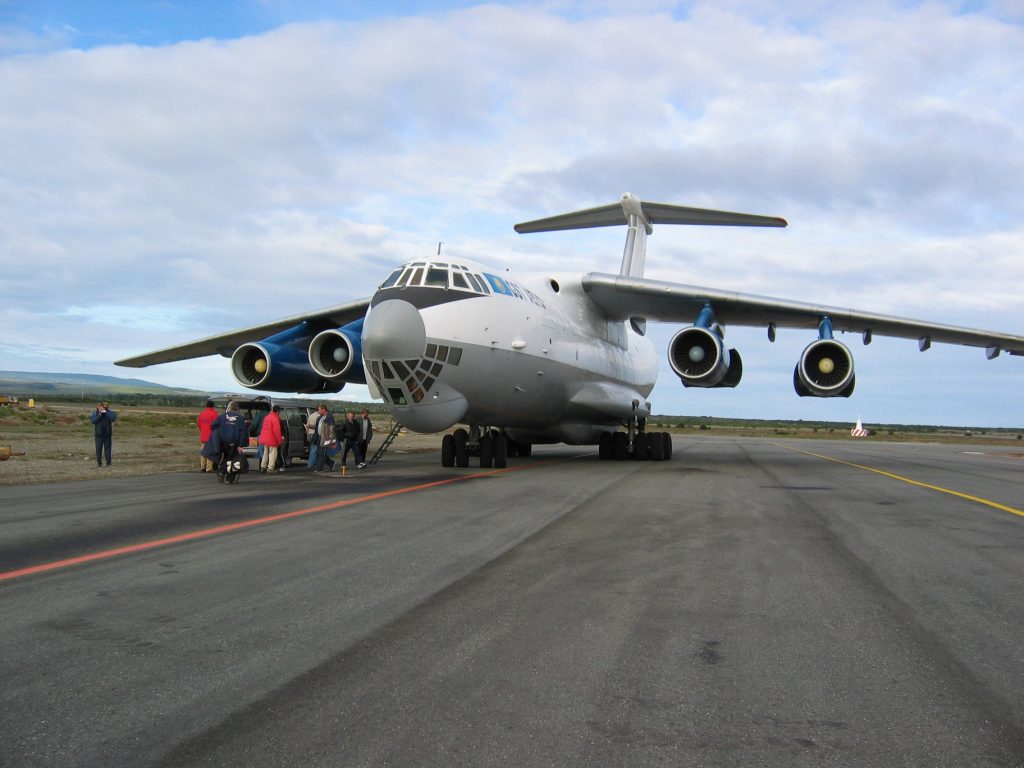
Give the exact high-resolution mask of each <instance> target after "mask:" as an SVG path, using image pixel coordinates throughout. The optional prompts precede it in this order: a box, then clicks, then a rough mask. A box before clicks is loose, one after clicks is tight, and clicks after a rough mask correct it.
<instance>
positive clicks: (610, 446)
mask: <svg viewBox="0 0 1024 768" xmlns="http://www.w3.org/2000/svg"><path fill="white" fill-rule="evenodd" d="M597 457H598V458H599V459H601V461H625V460H627V459H636V460H637V461H647V460H650V461H666V460H668V459H671V458H672V435H670V434H669V433H668V432H638V433H637V434H636V435H634V436H633V448H632V450H630V446H629V435H627V434H626V433H625V432H605V433H604V434H603V435H601V439H600V441H599V442H598V444H597Z"/></svg>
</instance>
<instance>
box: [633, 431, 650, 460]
mask: <svg viewBox="0 0 1024 768" xmlns="http://www.w3.org/2000/svg"><path fill="white" fill-rule="evenodd" d="M650 445H651V437H650V435H648V434H647V433H646V432H639V433H637V435H636V437H635V438H633V458H634V459H636V460H637V461H647V459H649V458H651V455H650V454H651V449H650Z"/></svg>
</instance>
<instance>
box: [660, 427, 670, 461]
mask: <svg viewBox="0 0 1024 768" xmlns="http://www.w3.org/2000/svg"><path fill="white" fill-rule="evenodd" d="M662 434H663V435H665V460H666V461H668V460H669V459H671V458H672V433H671V432H663V433H662Z"/></svg>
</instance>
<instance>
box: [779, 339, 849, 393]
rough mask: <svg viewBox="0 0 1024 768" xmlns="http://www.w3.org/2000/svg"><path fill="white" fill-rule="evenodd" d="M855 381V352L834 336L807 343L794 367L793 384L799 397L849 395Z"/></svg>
mask: <svg viewBox="0 0 1024 768" xmlns="http://www.w3.org/2000/svg"><path fill="white" fill-rule="evenodd" d="M856 381H857V380H856V377H855V376H854V374H853V355H851V354H850V350H849V349H847V348H846V345H845V344H842V343H841V342H838V341H836V340H835V339H818V340H817V341H812V342H811V343H810V344H808V345H807V348H806V349H804V351H803V354H802V355H800V362H798V363H797V364H796V368H795V369H794V371H793V388H794V389H795V390H796V393H797V394H798V395H800V397H808V396H810V397H849V396H850V395H852V394H853V388H854V385H855V384H856Z"/></svg>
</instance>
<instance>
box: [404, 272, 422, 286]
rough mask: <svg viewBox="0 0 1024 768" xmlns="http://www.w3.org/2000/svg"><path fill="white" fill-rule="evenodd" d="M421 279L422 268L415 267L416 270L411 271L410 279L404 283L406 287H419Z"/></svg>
mask: <svg viewBox="0 0 1024 768" xmlns="http://www.w3.org/2000/svg"><path fill="white" fill-rule="evenodd" d="M421 277H423V267H416V269H414V270H413V271H412V277H410V278H409V280H408V282H406V285H407V286H410V287H412V286H414V285H419V284H420V278H421Z"/></svg>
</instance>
